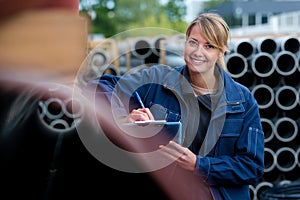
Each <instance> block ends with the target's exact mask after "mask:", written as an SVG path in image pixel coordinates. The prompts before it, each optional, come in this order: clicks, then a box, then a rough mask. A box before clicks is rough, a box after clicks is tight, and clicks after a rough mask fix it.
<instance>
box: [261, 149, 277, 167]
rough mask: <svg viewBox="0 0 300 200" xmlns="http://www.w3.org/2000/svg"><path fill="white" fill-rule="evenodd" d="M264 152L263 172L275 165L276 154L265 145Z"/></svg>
mask: <svg viewBox="0 0 300 200" xmlns="http://www.w3.org/2000/svg"><path fill="white" fill-rule="evenodd" d="M264 154H265V155H264V165H265V169H264V172H271V171H272V170H274V169H275V167H276V165H277V163H276V162H277V159H276V154H275V152H274V151H273V150H272V149H271V148H267V147H265V150H264Z"/></svg>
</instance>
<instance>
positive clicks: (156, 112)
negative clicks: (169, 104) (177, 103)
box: [149, 102, 180, 122]
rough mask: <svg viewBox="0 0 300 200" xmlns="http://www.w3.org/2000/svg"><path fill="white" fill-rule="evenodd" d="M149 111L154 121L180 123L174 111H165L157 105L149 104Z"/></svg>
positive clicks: (165, 109) (178, 115)
mask: <svg viewBox="0 0 300 200" xmlns="http://www.w3.org/2000/svg"><path fill="white" fill-rule="evenodd" d="M149 109H150V111H151V113H152V114H153V116H154V118H155V119H156V120H166V121H168V122H178V121H180V114H178V113H177V112H176V111H173V110H170V109H167V108H165V107H163V106H162V105H159V104H154V103H152V102H151V103H150V108H149Z"/></svg>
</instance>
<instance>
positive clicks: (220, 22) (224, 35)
mask: <svg viewBox="0 0 300 200" xmlns="http://www.w3.org/2000/svg"><path fill="white" fill-rule="evenodd" d="M196 25H197V26H198V27H199V28H200V30H201V32H202V34H203V37H204V38H205V40H207V41H208V42H209V43H210V44H211V45H213V46H215V47H217V48H219V49H220V50H222V51H223V52H227V51H228V44H227V42H228V39H229V27H228V25H227V23H226V22H225V20H224V19H223V18H222V17H221V16H220V15H218V14H217V13H202V14H200V15H199V16H198V17H197V18H196V19H194V20H193V21H192V22H191V23H190V25H189V26H188V28H187V30H186V33H185V35H186V37H187V38H188V37H189V36H190V34H191V31H192V28H193V27H194V26H196ZM217 62H218V63H219V64H220V65H221V66H222V67H223V68H224V69H226V66H225V62H224V57H223V56H222V57H220V58H219V59H218V61H217Z"/></svg>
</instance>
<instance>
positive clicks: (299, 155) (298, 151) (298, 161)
mask: <svg viewBox="0 0 300 200" xmlns="http://www.w3.org/2000/svg"><path fill="white" fill-rule="evenodd" d="M296 157H297V165H298V167H300V147H298V149H297V151H296Z"/></svg>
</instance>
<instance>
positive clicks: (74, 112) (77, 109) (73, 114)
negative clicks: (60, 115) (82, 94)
mask: <svg viewBox="0 0 300 200" xmlns="http://www.w3.org/2000/svg"><path fill="white" fill-rule="evenodd" d="M64 103H65V106H64V107H63V111H64V114H65V115H66V116H67V117H69V118H71V119H75V118H80V117H81V116H82V114H83V112H84V110H83V106H82V105H81V103H80V101H79V100H78V99H75V98H69V99H66V100H64Z"/></svg>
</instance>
